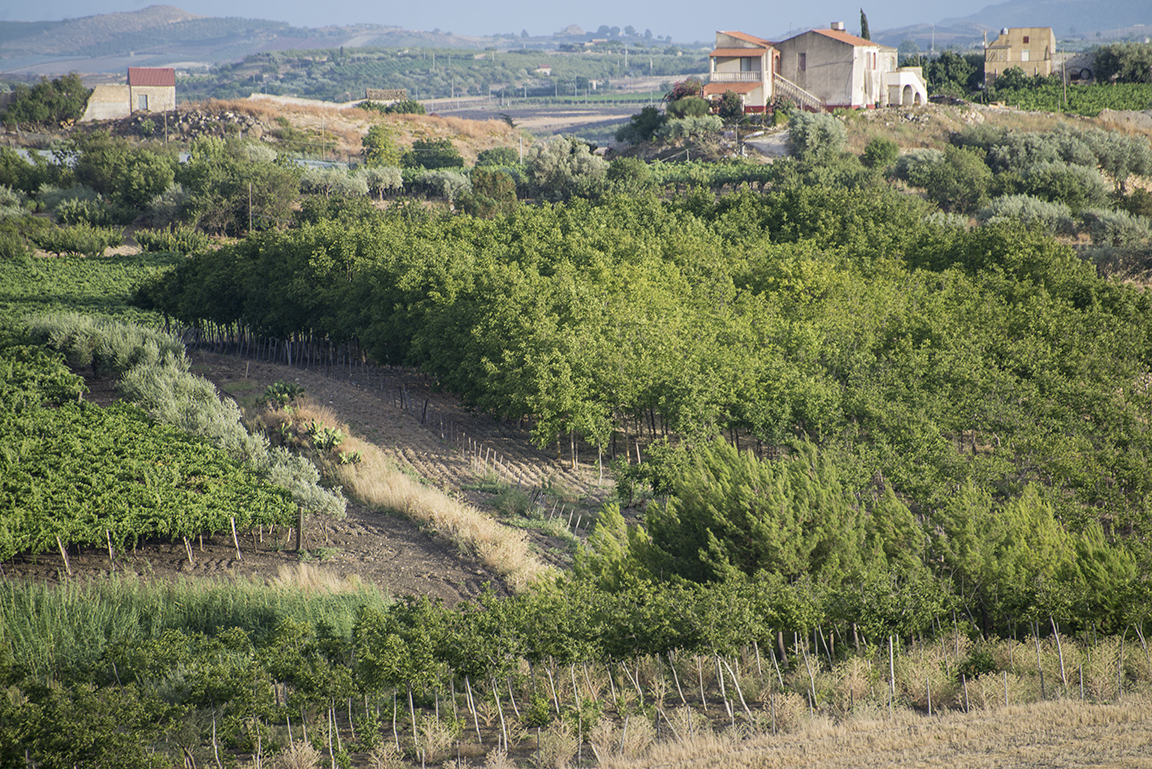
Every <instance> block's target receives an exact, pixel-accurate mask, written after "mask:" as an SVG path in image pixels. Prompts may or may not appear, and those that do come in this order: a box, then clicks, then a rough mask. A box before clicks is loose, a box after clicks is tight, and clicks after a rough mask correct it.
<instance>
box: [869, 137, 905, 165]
mask: <svg viewBox="0 0 1152 769" xmlns="http://www.w3.org/2000/svg"><path fill="white" fill-rule="evenodd" d="M899 156H900V147H899V145H897V144H896V142H894V141H892V140H891V139H889V138H887V137H884V136H877V137H874V138H872V139H870V140H869V141H868V144H867V145H865V147H864V154H863V155H862V156H861V158H860V159H861V160H862V161H863V162H864V165H866V166H868V167H869V168H876V169H879V170H884V169H887V168H888V167H889V166H891V165H892V164H893V163H895V162H896V158H898V157H899Z"/></svg>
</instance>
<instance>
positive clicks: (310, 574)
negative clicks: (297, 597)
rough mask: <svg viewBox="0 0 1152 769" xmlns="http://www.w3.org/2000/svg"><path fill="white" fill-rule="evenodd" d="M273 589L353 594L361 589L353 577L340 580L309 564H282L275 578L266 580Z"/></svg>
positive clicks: (356, 579)
mask: <svg viewBox="0 0 1152 769" xmlns="http://www.w3.org/2000/svg"><path fill="white" fill-rule="evenodd" d="M268 583H269V584H270V585H272V586H273V587H279V588H285V589H291V590H293V591H298V592H303V593H329V594H339V593H355V592H356V591H358V590H360V589H361V587H362V586H361V585H360V580H359V579H358V578H356V577H355V576H353V577H349V578H341V577H339V576H337V575H336V574H333V573H332V572H330V571H326V570H324V569H321V568H319V567H318V566H313V565H312V564H310V563H303V562H302V563H288V564H282V565H281V566H280V568H279V569H277V573H276V576H275V577H274V578H273V579H270V580H268Z"/></svg>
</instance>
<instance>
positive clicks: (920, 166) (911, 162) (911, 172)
mask: <svg viewBox="0 0 1152 769" xmlns="http://www.w3.org/2000/svg"><path fill="white" fill-rule="evenodd" d="M943 162H944V153H943V152H941V151H940V150H932V149H914V150H909V151H908V152H906V153H904V154H903V155H901V156H900V157H898V158H896V163H895V164H894V165H893V166H892V175H893V176H895V177H896V178H897V179H902V180H903V181H906V182H908V183H909V184H911V185H912V186H913V187H923V186H924V184H923V180H924V179H925V178H926V174H927V172H928V169H930V168H931V167H932V166H935V165H937V164H940V163H943Z"/></svg>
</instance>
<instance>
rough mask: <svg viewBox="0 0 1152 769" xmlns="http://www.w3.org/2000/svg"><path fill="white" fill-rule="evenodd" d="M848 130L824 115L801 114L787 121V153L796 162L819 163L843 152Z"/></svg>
mask: <svg viewBox="0 0 1152 769" xmlns="http://www.w3.org/2000/svg"><path fill="white" fill-rule="evenodd" d="M847 138H848V128H847V127H846V126H845V125H844V123H843V122H842V121H840V120H839V119H838V118H836V117H834V116H832V115H827V114H824V113H809V112H801V113H799V114H797V115H793V116H792V118H791V120H789V121H788V151H789V152H790V153H792V155H793V156H794V157H795V158H796V159H798V160H808V161H816V162H818V161H821V160H824V159H826V158H828V157H829V156H830V155H835V154H837V153H839V152H842V151H843V150H844V143H845V141H846V140H847Z"/></svg>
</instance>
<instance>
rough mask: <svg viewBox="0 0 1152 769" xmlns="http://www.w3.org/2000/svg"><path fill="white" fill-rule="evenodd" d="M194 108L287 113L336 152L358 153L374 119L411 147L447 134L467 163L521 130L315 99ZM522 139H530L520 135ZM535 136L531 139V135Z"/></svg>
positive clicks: (260, 115) (266, 116) (217, 102)
mask: <svg viewBox="0 0 1152 769" xmlns="http://www.w3.org/2000/svg"><path fill="white" fill-rule="evenodd" d="M194 107H195V108H197V109H201V110H205V111H220V112H234V113H236V114H240V115H247V116H249V117H253V118H256V119H258V120H261V121H263V122H265V123H274V122H275V121H276V119H277V118H285V119H286V120H288V121H289V122H290V123H291V124H292V125H294V126H295V127H297V128H300V129H312V130H319V131H323V134H324V136H325V137H327V138H329V139H334V140H335V141H336V145H337V146H336V152H337V153H338V154H341V155H358V154H360V153H361V152H363V149H364V148H363V145H362V144H361V140H362V139H363V137H364V135H365V134H367V133H368V129H369V128H370V127H371V126H372V124H373V123H385V124H387V125H389V126H391V127H392V129H393V131H394V132H395V139H396V143H397V145H398V146H400V147H401V148H404V147H411V146H412V142H414V141H416V140H417V139H451V140H452V142H453V144H455V145H456V149H457V150H459V151H460V154H461V155H463V156H464V159H465V160H466V161H468V162H469V163H473V162H475V160H476V156H477V155H478V154H479V153H480V152H482V151H484V150H486V149H492V148H493V147H503V146H513V145H516V146H519V141H520V137H521V135H522V132H520V131H518V130H516V129H514V128H512V127H511V126H509V125H508V124H507V123H505V122H503V121H501V120H468V119H465V118H459V117H441V116H439V115H382V114H380V113H378V112H375V111H373V110H365V109H355V108H353V109H341V108H339V107H337V106H336V105H334V104H333V105H329V104H325V103H323V102H317V103H316V104H295V103H291V104H285V103H277V102H271V101H261V100H252V101H249V100H247V99H231V100H224V99H207V100H205V101H202V102H197V103H196V104H195V105H194ZM524 137H525V139H526V141H525V144H527V143H528V141H527V140H528V139H529V138H531V137H529V136H528V135H527V134H524ZM531 140H532V141H535V139H534V138H533V139H531Z"/></svg>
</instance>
